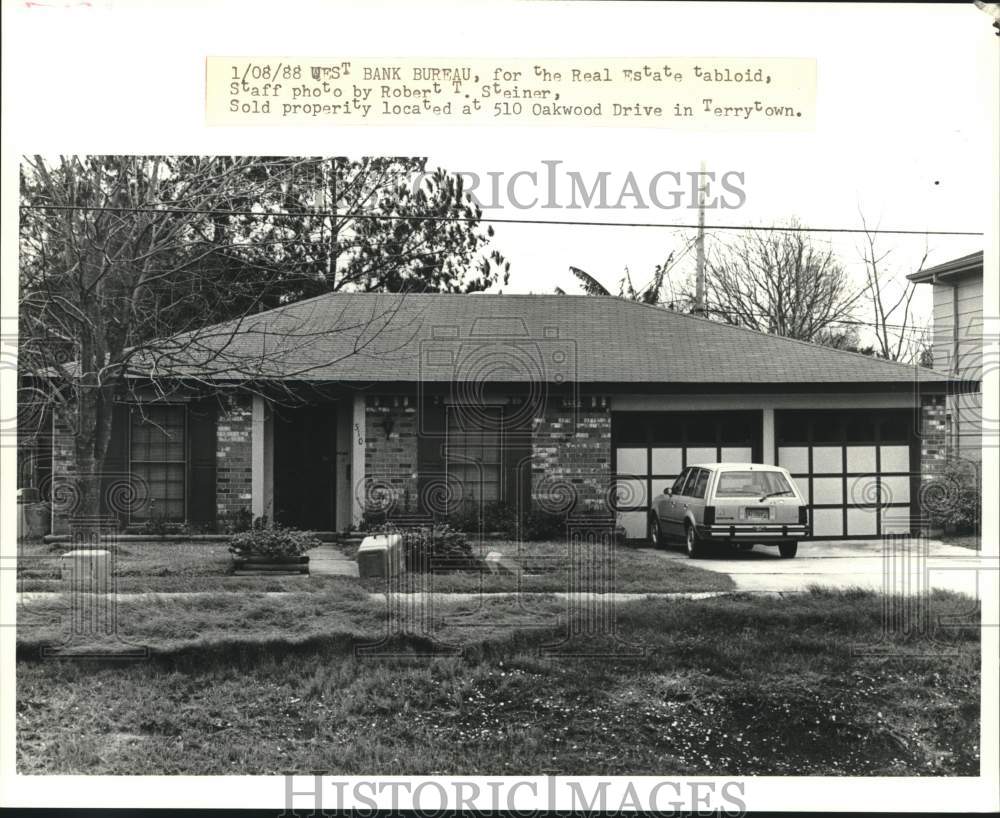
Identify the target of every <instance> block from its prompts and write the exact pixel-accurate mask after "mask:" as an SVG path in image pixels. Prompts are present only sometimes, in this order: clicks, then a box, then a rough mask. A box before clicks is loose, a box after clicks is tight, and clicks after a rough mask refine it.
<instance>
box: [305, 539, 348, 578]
mask: <svg viewBox="0 0 1000 818" xmlns="http://www.w3.org/2000/svg"><path fill="white" fill-rule="evenodd" d="M305 555H306V556H307V557H309V573H310V575H312V576H316V577H356V576H358V564H357V563H356V562H355V561H354V560H352V559H351V558H350V557H347V556H345V554H344V552H343V551H341V550H340V549H339V548H337V547H336V546H333V545H321V546H320V547H319V548H313V549H312V550H310V551H306V554H305Z"/></svg>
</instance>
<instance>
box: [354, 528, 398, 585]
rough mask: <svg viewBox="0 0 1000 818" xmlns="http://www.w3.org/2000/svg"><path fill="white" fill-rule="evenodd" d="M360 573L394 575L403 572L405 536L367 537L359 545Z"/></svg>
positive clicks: (363, 574)
mask: <svg viewBox="0 0 1000 818" xmlns="http://www.w3.org/2000/svg"><path fill="white" fill-rule="evenodd" d="M357 560H358V575H359V576H361V577H393V576H396V575H397V574H401V573H403V538H402V537H401V536H400V535H399V534H380V535H377V536H374V537H365V538H364V539H363V540H362V541H361V545H360V546H359V547H358V555H357Z"/></svg>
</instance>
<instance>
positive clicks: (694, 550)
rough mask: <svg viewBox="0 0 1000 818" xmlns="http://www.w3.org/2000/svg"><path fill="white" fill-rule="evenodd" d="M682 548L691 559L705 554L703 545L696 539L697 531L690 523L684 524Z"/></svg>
mask: <svg viewBox="0 0 1000 818" xmlns="http://www.w3.org/2000/svg"><path fill="white" fill-rule="evenodd" d="M684 550H685V551H687V555H688V556H689V557H690V558H691V559H698V558H699V557H703V556H705V546H704V544H703V543H702V541H701V540H700V539H698V532H697V531H696V530H695V527H694V526H693V525H691V523H688V524H687V525H685V526H684Z"/></svg>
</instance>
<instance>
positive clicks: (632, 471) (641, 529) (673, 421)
mask: <svg viewBox="0 0 1000 818" xmlns="http://www.w3.org/2000/svg"><path fill="white" fill-rule="evenodd" d="M761 423H762V413H761V412H760V411H727V412H613V413H612V415H611V457H612V469H613V473H614V474H615V492H614V497H613V501H614V507H615V510H616V512H617V513H618V514H619V517H620V522H621V524H622V525H623V526H625V531H626V535H627V536H628V537H629V538H630V539H640V538H644V537H645V536H646V521H647V519H648V517H649V507H650V499H651V498H652V497H654V496H655V495H656V494H659V493H660V492H662V491H663V489H664V488H665V487H667V486H669V485H671V484H672V483H673V482H674V480H675V479H676V478H677V475H678V474H680V472H681V470H682V469H683V468H684V467H685V466H687V465H688V464H690V463H749V462H758V463H759V462H761V454H762V451H761Z"/></svg>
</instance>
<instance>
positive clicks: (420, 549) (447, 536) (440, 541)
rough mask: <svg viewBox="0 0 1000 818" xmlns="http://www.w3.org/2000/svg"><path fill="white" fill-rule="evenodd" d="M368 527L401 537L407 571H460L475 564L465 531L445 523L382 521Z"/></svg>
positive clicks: (374, 530) (378, 531)
mask: <svg viewBox="0 0 1000 818" xmlns="http://www.w3.org/2000/svg"><path fill="white" fill-rule="evenodd" d="M372 531H373V532H375V533H380V534H399V535H400V536H401V537H402V538H403V554H404V558H405V560H406V569H407V570H408V571H418V572H421V573H425V572H428V571H434V570H437V571H448V570H452V571H461V570H470V569H473V568H476V567H477V566H478V565H479V562H478V560H477V559H476V558H475V557H474V556H473V554H472V546H471V545H469V542H468V540H467V539H466V537H465V534H463V533H462V532H460V531H456V530H455V529H453V528H451V527H450V526H448V525H443V524H440V523H436V524H434V525H433V526H413V527H408V528H400V527H398V526H396V525H393V524H392V523H385V524H384V525H380V526H377V527H375V528H373V529H372Z"/></svg>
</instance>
